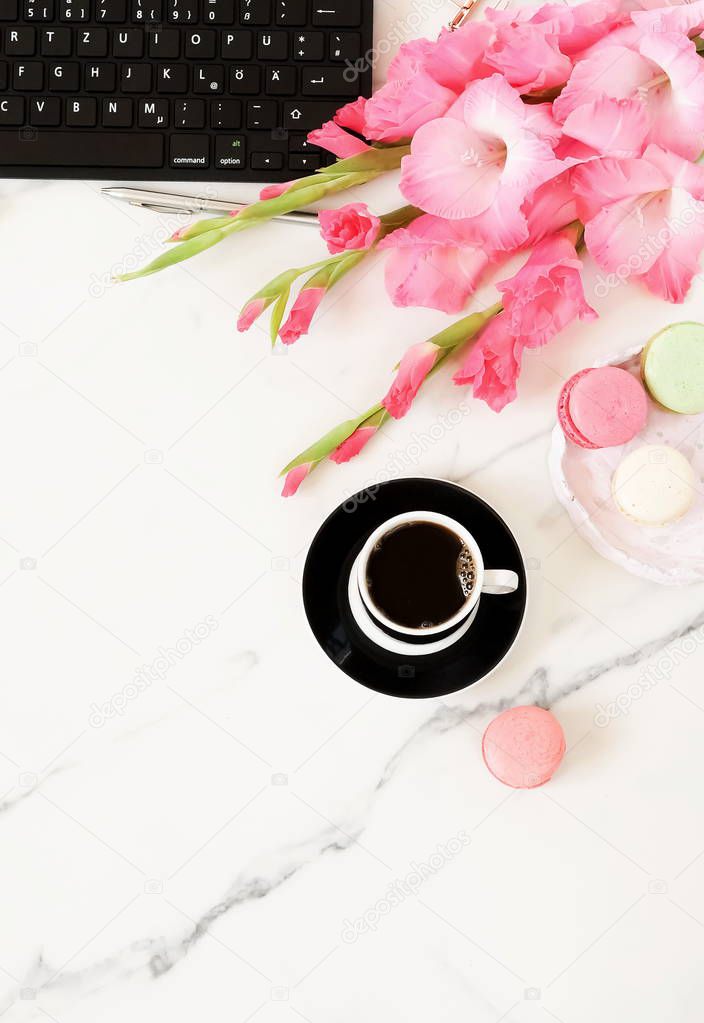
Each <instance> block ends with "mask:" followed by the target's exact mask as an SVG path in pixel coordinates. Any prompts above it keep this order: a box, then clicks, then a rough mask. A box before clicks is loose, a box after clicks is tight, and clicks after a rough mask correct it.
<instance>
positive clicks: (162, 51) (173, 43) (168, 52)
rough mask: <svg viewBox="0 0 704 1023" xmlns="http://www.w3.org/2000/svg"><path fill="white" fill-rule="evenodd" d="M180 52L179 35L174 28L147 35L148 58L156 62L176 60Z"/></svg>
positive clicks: (161, 29)
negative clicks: (152, 58)
mask: <svg viewBox="0 0 704 1023" xmlns="http://www.w3.org/2000/svg"><path fill="white" fill-rule="evenodd" d="M180 52H181V34H180V32H178V31H177V30H176V29H175V28H160V29H156V30H155V31H153V32H150V33H149V56H150V57H155V58H156V59H157V60H176V58H177V57H178V55H179V53H180Z"/></svg>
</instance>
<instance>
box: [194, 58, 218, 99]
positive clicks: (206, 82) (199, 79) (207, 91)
mask: <svg viewBox="0 0 704 1023" xmlns="http://www.w3.org/2000/svg"><path fill="white" fill-rule="evenodd" d="M193 91H194V92H195V93H196V94H197V95H207V96H217V95H219V93H221V92H224V91H225V68H224V67H223V66H222V64H205V65H204V66H202V67H195V68H194V69H193Z"/></svg>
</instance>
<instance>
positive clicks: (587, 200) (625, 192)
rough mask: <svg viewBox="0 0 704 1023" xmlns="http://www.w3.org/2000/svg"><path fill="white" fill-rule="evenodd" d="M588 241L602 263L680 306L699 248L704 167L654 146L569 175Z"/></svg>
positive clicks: (703, 245) (703, 235)
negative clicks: (628, 156)
mask: <svg viewBox="0 0 704 1023" xmlns="http://www.w3.org/2000/svg"><path fill="white" fill-rule="evenodd" d="M572 187H573V189H574V192H575V194H576V196H577V208H578V211H579V215H580V218H581V219H582V220H583V222H584V223H585V225H586V230H585V241H586V243H587V248H588V249H589V252H590V253H591V255H592V256H593V257H594V259H595V260H596V262H597V263H598V264H599V266H601V267H603V269H604V270H607V271H608V272H610V273H618V274H619V277H623V276H624V275H625V276H627V277H635V278H640V279H641V280H642V281H643V283H644V284H645V285H646V286H647V287H648V288H649V289H650V290H651V291H652V292H654V293H655V294H656V295H660V296H661V297H662V298H665V299H667V300H668V301H670V302H681V301H682V300H683V299H684V297H685V295H686V294H687V292H688V290H689V286H690V284H691V282H692V278H693V276H694V275H695V274H696V273H698V272H699V256H700V254H701V251H702V249H704V205H702V200H704V167H699V166H697V165H696V164H693V163H689V162H688V161H687V160H683V159H682V158H681V157H680V156H677V155H676V154H674V153H668V152H666V151H665V150H664V149H661V148H660V147H659V146H648V148H647V149H646V150H645V152H644V153H643V156H642V157H639V158H632V159H625V160H617V159H613V158H609V157H607V158H604V159H601V160H594V161H592V162H590V163H585V164H582V166H580V167H577V168H575V169H574V170H573V171H572Z"/></svg>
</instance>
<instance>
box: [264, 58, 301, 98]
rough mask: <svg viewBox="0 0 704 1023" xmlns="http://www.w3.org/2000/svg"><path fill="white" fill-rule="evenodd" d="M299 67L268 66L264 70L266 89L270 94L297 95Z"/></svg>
mask: <svg viewBox="0 0 704 1023" xmlns="http://www.w3.org/2000/svg"><path fill="white" fill-rule="evenodd" d="M296 75H297V68H295V67H291V66H290V65H289V66H283V67H268V68H266V70H265V72H264V78H265V82H264V91H265V92H266V93H267V95H268V96H295V94H296Z"/></svg>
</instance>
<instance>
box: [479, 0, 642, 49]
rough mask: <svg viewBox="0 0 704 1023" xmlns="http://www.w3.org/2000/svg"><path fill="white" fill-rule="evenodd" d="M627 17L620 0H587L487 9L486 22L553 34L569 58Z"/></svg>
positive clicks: (602, 36) (603, 35)
mask: <svg viewBox="0 0 704 1023" xmlns="http://www.w3.org/2000/svg"><path fill="white" fill-rule="evenodd" d="M626 17H627V14H624V13H623V12H622V10H621V2H620V0H587V2H586V3H577V4H573V5H569V6H568V5H567V4H561V3H549V4H543V5H542V6H541V7H538V8H537V9H536V8H534V7H531V6H526V7H521V8H519V9H518V10H515V9H514V10H506V9H504V10H496V9H495V8H492V7H488V8H487V10H486V19H487V21H489V22H491V23H493V24H495V25H511V24H513V25H522V24H529V25H531V26H532V27H534V28H536V29H541V30H542V31H543V32H546V33H547V34H549V35H554V36H555V37H556V39H557V44H558V46H559V47H560V50H561V51H562V52H563V53H566V54H567V55H568V56H570V55H572V54H574V53H578V52H579V51H581V50H585V49H586V48H587V47H589V46H592V45H593V44H594V43H596V42H597V41H598V40H600V39H602V38H604V37H605V36H607V35H608V33H609V32H610V31H611V30H612V29H613V27H614V26H615V25H618V24H619V22H621V21H622V20H624V19H625V18H626Z"/></svg>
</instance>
